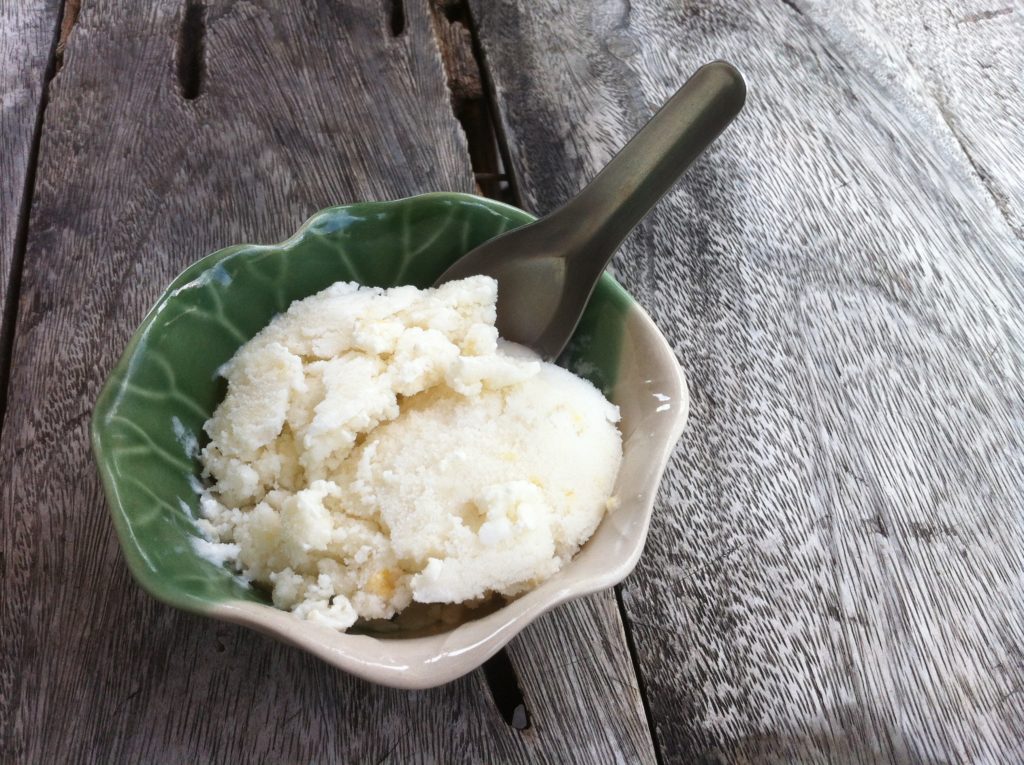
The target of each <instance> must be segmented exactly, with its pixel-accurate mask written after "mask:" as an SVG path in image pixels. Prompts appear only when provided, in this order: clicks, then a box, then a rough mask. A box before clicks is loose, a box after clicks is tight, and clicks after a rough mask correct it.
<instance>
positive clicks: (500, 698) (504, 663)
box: [484, 648, 530, 730]
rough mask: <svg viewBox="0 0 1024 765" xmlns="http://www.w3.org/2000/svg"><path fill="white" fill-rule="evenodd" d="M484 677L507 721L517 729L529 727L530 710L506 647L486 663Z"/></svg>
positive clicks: (496, 704) (495, 702)
mask: <svg viewBox="0 0 1024 765" xmlns="http://www.w3.org/2000/svg"><path fill="white" fill-rule="evenodd" d="M484 678H485V679H486V680H487V687H488V688H490V689H491V696H493V697H494V704H495V706H496V707H497V708H498V712H500V713H501V716H502V718H504V720H505V722H507V723H508V724H509V725H511V726H512V727H513V728H515V729H516V730H526V729H527V728H529V727H530V711H529V710H528V709H527V708H526V699H524V698H523V691H522V689H521V688H520V687H519V677H518V676H517V675H516V670H515V667H513V666H512V660H511V659H510V658H509V657H508V653H507V652H506V651H505V649H504V648H503V649H502V650H500V651H498V653H496V654H494V656H492V657H491V658H490V659H488V660H487V661H486V662H485V663H484Z"/></svg>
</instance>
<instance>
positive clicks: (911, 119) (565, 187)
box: [472, 0, 1024, 763]
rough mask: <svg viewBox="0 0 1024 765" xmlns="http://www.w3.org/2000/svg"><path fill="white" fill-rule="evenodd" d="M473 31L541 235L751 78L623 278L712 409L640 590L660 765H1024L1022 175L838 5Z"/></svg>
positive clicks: (728, 9) (712, 1)
mask: <svg viewBox="0 0 1024 765" xmlns="http://www.w3.org/2000/svg"><path fill="white" fill-rule="evenodd" d="M904 5H906V4H904ZM925 5H926V4H925V3H923V2H922V3H920V6H921V8H923V7H924V6H925ZM935 5H939V4H935ZM472 6H473V10H474V15H475V17H476V20H477V24H478V35H479V38H480V41H481V45H482V48H483V52H484V55H485V58H486V61H487V63H488V68H489V71H490V75H491V79H492V82H493V83H494V90H495V96H496V99H497V102H498V106H499V109H500V112H501V114H502V122H503V129H504V132H505V135H506V137H507V141H508V146H509V153H510V155H511V163H512V170H513V172H514V174H515V176H516V181H517V183H518V186H519V189H520V191H521V193H522V196H523V201H524V203H525V206H526V207H527V208H529V209H532V210H534V211H536V212H538V213H544V212H547V211H549V210H551V209H553V208H555V207H556V206H557V205H559V204H560V203H562V202H563V201H564V200H565V199H567V198H568V197H569V196H570V195H572V194H573V193H574V192H575V191H576V190H577V189H578V188H579V187H580V186H581V185H582V183H583V182H584V181H585V180H586V179H588V178H590V177H591V176H592V175H593V174H594V173H595V172H596V171H597V170H598V169H599V168H600V167H601V166H602V165H603V164H604V163H605V162H606V161H607V160H608V159H609V158H610V157H611V156H612V155H613V154H614V152H615V151H616V150H617V149H618V148H619V147H620V146H621V145H622V144H623V143H624V142H625V141H626V139H627V138H628V137H629V136H630V135H632V134H633V133H634V132H635V131H636V130H637V129H638V128H639V127H640V126H641V125H642V123H643V122H644V121H645V119H646V118H647V117H649V116H650V114H651V113H652V112H653V110H654V109H655V108H656V107H657V106H658V105H659V104H660V103H662V102H663V101H664V100H665V99H666V98H667V97H668V96H669V95H670V94H671V93H672V92H673V91H674V90H675V89H676V88H677V87H678V86H679V85H680V84H681V83H682V81H683V80H684V79H685V78H686V76H688V74H689V73H690V72H692V71H693V70H694V69H695V68H696V67H697V66H699V65H700V64H701V63H704V62H706V61H709V60H712V59H714V58H719V57H721V58H726V59H728V60H731V61H733V62H735V63H736V64H737V65H739V66H740V68H741V69H743V70H745V72H746V74H747V76H748V80H749V84H750V97H749V100H748V105H747V108H746V110H745V112H744V113H743V114H742V115H741V116H740V118H739V120H738V121H737V123H736V124H735V125H734V126H733V127H731V128H730V129H729V130H728V131H726V133H725V134H724V135H723V137H722V138H721V139H719V142H718V143H717V144H716V145H715V146H714V147H712V149H711V150H710V151H709V153H708V154H707V155H706V156H705V157H704V158H703V159H701V160H700V161H699V162H698V163H697V164H696V165H695V166H694V168H692V169H691V171H690V173H689V174H688V175H687V177H686V178H685V179H684V181H683V182H682V183H681V185H680V186H679V187H678V189H677V190H676V191H674V192H673V193H671V194H670V195H669V196H668V197H667V198H666V200H665V201H663V202H662V203H661V205H660V206H659V208H658V210H657V211H656V214H655V215H654V216H653V217H652V218H650V219H649V220H648V221H647V222H646V223H645V224H644V225H643V226H642V227H641V228H640V229H639V230H638V231H637V232H635V233H634V235H633V236H632V237H631V238H630V240H629V241H628V242H627V243H626V245H625V246H624V247H623V249H622V251H621V252H620V254H619V255H618V256H617V258H616V261H615V264H614V269H615V271H616V272H617V275H618V276H619V278H620V279H621V280H622V281H623V282H624V284H625V285H626V286H627V287H628V288H629V290H630V291H631V292H632V293H633V294H634V295H636V296H637V297H638V298H639V299H640V300H641V301H642V302H643V303H644V305H645V306H646V307H647V308H648V310H649V311H650V312H651V314H652V315H653V317H654V319H655V321H656V322H657V323H658V325H659V326H660V327H661V328H662V329H663V331H664V332H665V333H666V335H667V336H668V337H669V339H670V340H671V342H672V344H673V346H674V347H675V349H676V351H677V353H678V356H679V359H680V361H681V363H682V364H683V366H684V367H685V369H686V370H687V372H688V375H689V377H690V383H691V393H692V412H691V424H690V425H689V427H688V430H687V432H686V434H685V435H684V437H683V439H682V442H681V443H680V446H679V448H678V449H677V451H676V454H675V456H674V459H673V461H672V463H671V466H670V469H669V472H668V476H667V478H666V480H665V482H664V484H663V489H662V493H661V498H660V501H659V503H658V507H657V509H656V512H655V519H654V523H653V527H652V530H651V536H650V541H649V542H648V547H647V550H646V552H645V554H644V557H643V558H642V560H641V563H640V566H639V567H638V569H637V571H636V572H635V574H634V575H633V576H632V577H631V578H630V579H629V580H627V583H626V584H625V586H624V591H623V599H624V604H625V609H626V612H627V614H628V617H629V622H630V625H631V629H632V631H633V634H634V638H635V641H636V643H637V647H638V660H639V665H640V668H641V682H642V683H643V686H644V688H645V689H646V691H647V695H648V698H647V700H648V704H649V706H650V709H651V712H652V717H653V720H654V723H655V740H656V742H657V744H658V745H659V747H660V750H661V752H662V754H663V755H664V759H665V761H666V762H680V763H684V762H692V761H695V760H698V759H700V758H707V759H706V760H705V761H707V760H711V761H725V762H795V761H801V762H878V761H885V762H907V763H911V762H915V763H916V762H1019V761H1021V760H1022V759H1024V749H1022V743H1021V737H1020V731H1021V730H1024V603H1022V599H1021V597H1022V596H1021V585H1022V583H1024V531H1022V525H1021V522H1020V521H1021V513H1022V504H1024V502H1022V497H1024V442H1022V440H1024V374H1022V373H1024V313H1022V310H1021V305H1020V300H1019V296H1020V295H1021V294H1022V291H1024V251H1022V247H1021V242H1020V240H1019V239H1018V238H1017V236H1016V232H1015V231H1014V222H1013V217H1012V214H1013V208H1012V205H1011V206H1010V207H1009V208H1008V207H1006V206H1005V205H997V201H998V200H996V199H994V198H993V194H994V192H993V189H999V188H1005V189H1010V184H1011V183H1012V182H1013V178H1012V172H1011V173H1010V174H1009V175H1002V176H1001V175H999V174H998V173H993V174H991V175H990V176H989V177H988V178H987V179H986V180H985V182H983V181H982V179H981V177H980V176H979V172H978V167H979V160H978V157H979V156H980V154H976V155H974V156H971V151H972V146H973V147H975V148H974V149H973V150H976V151H981V149H978V148H977V147H978V146H981V145H982V144H981V142H980V141H981V139H980V137H978V136H977V133H972V132H971V130H973V128H972V129H971V130H967V129H964V130H963V132H961V133H958V134H952V133H951V132H950V124H949V120H947V119H944V118H943V115H942V114H941V113H940V111H939V110H938V109H936V108H935V105H934V103H933V101H932V94H931V92H930V90H929V87H930V86H929V85H928V82H929V80H928V78H926V77H925V76H924V75H920V74H918V73H916V72H915V70H913V69H911V68H910V67H909V66H906V65H905V66H904V69H903V71H902V73H899V72H895V73H894V72H893V71H890V70H889V69H888V68H887V67H888V64H889V63H890V61H895V60H896V59H895V58H892V59H890V58H887V56H888V54H880V53H877V51H880V50H884V51H891V50H899V49H906V48H907V46H908V41H907V37H906V36H905V35H902V33H901V31H900V28H899V27H893V26H887V25H886V24H885V23H879V24H878V25H864V26H862V27H856V28H855V27H854V25H851V24H845V22H844V24H845V25H843V24H840V21H842V19H839V20H838V21H836V22H834V23H833V21H832V20H831V19H830V17H829V15H828V14H827V13H826V11H825V4H822V6H821V8H822V11H821V13H820V14H812V13H809V12H806V11H805V9H804V8H803V4H802V3H801V2H800V1H799V0H793V2H790V1H789V0H780V1H779V2H772V3H748V2H741V1H740V0H691V1H690V2H685V3H679V2H675V1H674V0H673V1H671V2H670V1H669V0H631V2H626V1H624V0H603V1H602V2H594V3H583V2H563V1H559V0H529V1H527V0H518V1H514V0H502V1H501V2H485V0H473V3H472ZM929 7H931V6H929ZM838 15H841V14H838ZM921 15H922V16H923V15H925V14H924V11H921ZM843 18H846V17H843ZM908 23H910V22H908ZM914 23H917V22H914ZM853 32H856V33H857V34H853ZM890 33H892V34H894V35H895V36H893V37H887V36H885V35H887V34H890ZM858 35H859V36H858ZM917 55H922V54H920V52H919V53H918V54H917ZM922 57H923V58H926V59H927V54H923V56H922ZM907 60H909V59H907V57H904V61H907ZM876 64H879V66H876ZM883 64H884V65H885V66H881V65H883ZM946 64H947V65H954V64H955V61H954V60H953V58H952V57H951V56H947V57H946ZM972 66H973V65H972V64H967V65H965V69H964V70H962V71H958V72H957V74H958V75H959V79H958V80H957V82H959V83H960V84H959V85H958V87H959V88H961V89H962V90H964V91H965V92H966V90H968V89H969V88H970V86H971V84H972V82H973V80H972V79H971V77H972V76H974V75H972V72H973V71H974V70H973V69H972ZM929 76H934V77H935V78H943V77H946V76H947V75H929ZM935 81H936V82H938V79H935ZM978 87H979V88H984V87H987V86H985V85H982V84H979V86H978ZM1011 101H1012V99H1011ZM1011 105H1012V104H1011ZM1018 106H1019V105H1018ZM965 108H966V107H965ZM994 108H995V109H997V110H998V109H999V108H1000V107H999V106H998V105H996V106H995V107H994ZM1014 108H1016V107H1014ZM998 113H1000V114H1002V112H998ZM983 114H984V113H981V112H979V115H981V116H979V119H981V120H983V119H984V117H983ZM1010 123H1012V124H1009V125H1007V124H1005V123H1004V122H1002V121H998V122H993V123H992V124H991V125H989V129H990V131H991V132H992V133H993V135H992V136H991V137H990V138H989V139H986V140H987V143H985V144H984V146H985V147H993V146H998V145H1004V144H1005V145H1008V146H1009V145H1013V143H1014V142H1015V141H1019V140H1020V135H1021V130H1022V129H1024V125H1022V124H1021V123H1020V121H1019V119H1018V118H1017V117H1012V118H1010ZM1004 128H1007V129H1009V130H1010V132H1009V133H1008V132H1007V129H1004ZM972 136H973V137H972ZM971 141H975V143H974V144H972V143H971ZM990 150H992V151H994V150H993V149H990V148H985V151H990ZM999 184H1003V185H1001V186H1000V185H999ZM1014 193H1016V192H1014ZM1007 197H1008V198H1011V197H1013V194H1009V193H1008V194H1007ZM1018 199H1019V197H1018ZM1007 210H1009V213H1008V212H1007Z"/></svg>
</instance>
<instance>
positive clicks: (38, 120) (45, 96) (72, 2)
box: [0, 0, 81, 436]
mask: <svg viewBox="0 0 1024 765" xmlns="http://www.w3.org/2000/svg"><path fill="white" fill-rule="evenodd" d="M80 2H81V0H67V4H66V5H65V4H62V5H61V7H60V9H59V10H58V11H57V19H56V23H55V24H54V28H53V35H52V40H51V42H50V53H49V55H48V56H47V57H46V71H45V74H44V75H43V86H42V89H41V90H40V93H39V105H38V107H37V109H36V116H35V124H34V125H33V127H32V142H31V145H30V146H29V154H28V166H27V167H26V169H25V185H24V187H23V188H22V194H21V209H20V210H19V211H18V224H17V228H16V229H15V234H14V249H13V251H12V253H11V255H12V257H11V273H10V276H9V277H8V282H7V295H6V299H5V301H4V304H3V308H4V310H3V316H2V317H0V436H2V435H3V431H4V423H5V422H6V421H7V399H8V390H7V386H8V384H9V383H10V379H11V367H12V366H13V364H14V335H15V332H14V330H15V328H16V326H17V323H18V303H19V302H20V300H21V272H22V269H23V267H24V264H25V248H26V245H27V244H28V224H29V219H30V218H31V217H32V197H33V195H34V194H35V186H36V165H37V164H38V162H39V142H40V139H41V138H42V135H43V120H44V119H45V117H46V104H47V101H48V100H49V91H50V83H51V82H52V81H53V78H54V76H55V75H56V74H57V72H58V71H59V70H60V67H59V66H58V64H57V61H58V56H59V55H62V54H63V46H64V44H65V42H66V40H67V35H68V34H70V32H71V27H72V26H73V25H74V20H76V19H77V17H78V6H79V4H80ZM69 10H70V11H71V12H72V13H73V15H74V18H73V19H72V20H71V21H70V24H69V25H68V27H67V30H66V31H65V28H64V20H65V16H66V15H68V17H69V18H71V16H70V14H69V13H68V11H69Z"/></svg>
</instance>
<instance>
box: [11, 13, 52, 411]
mask: <svg viewBox="0 0 1024 765" xmlns="http://www.w3.org/2000/svg"><path fill="white" fill-rule="evenodd" d="M60 9H61V0H29V2H16V1H10V2H0V96H2V100H0V374H4V373H5V370H6V369H7V358H6V356H7V347H6V343H4V342H3V340H4V339H6V338H7V336H8V335H7V333H8V331H9V328H8V327H6V326H5V324H6V322H7V321H8V320H9V319H10V316H9V315H8V310H7V300H8V297H9V292H10V291H11V276H12V269H14V268H16V267H17V266H16V260H17V259H18V258H17V256H16V250H17V249H18V248H19V247H20V246H21V245H22V244H23V242H20V241H18V240H19V236H20V235H21V233H22V231H23V218H24V217H25V215H26V212H27V208H26V204H25V203H26V201H27V200H26V192H27V191H28V192H30V191H31V190H29V189H27V185H28V180H29V178H30V177H31V166H32V162H33V156H32V153H33V152H32V148H33V144H34V143H35V136H36V126H37V125H38V123H39V119H40V112H41V109H42V104H43V91H44V88H45V85H46V74H47V68H48V66H49V64H50V57H51V56H52V55H53V52H54V50H53V49H54V39H55V33H56V29H57V20H58V19H59V17H60ZM15 281H17V279H16V277H15ZM12 310H13V307H12ZM3 389H4V386H3V384H2V382H0V391H2V390H3ZM2 412H3V402H0V413H2ZM0 416H2V415H0Z"/></svg>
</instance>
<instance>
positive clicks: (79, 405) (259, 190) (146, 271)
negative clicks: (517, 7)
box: [0, 0, 652, 763]
mask: <svg viewBox="0 0 1024 765" xmlns="http://www.w3.org/2000/svg"><path fill="white" fill-rule="evenodd" d="M186 8H191V9H193V10H191V11H190V12H188V13H186V12H185V9H186ZM402 11H403V12H402V13H401V14H397V19H396V20H397V21H400V22H401V23H400V24H398V26H400V27H402V30H401V32H400V33H399V34H398V35H397V36H395V35H393V34H392V32H391V22H392V19H393V18H395V17H394V15H393V14H391V13H390V12H389V7H388V6H387V4H383V3H359V2H335V3H330V4H327V3H306V4H301V5H300V4H296V3H291V4H288V5H287V9H285V6H284V5H281V4H279V3H274V2H271V0H264V1H262V2H231V1H230V0H216V1H213V2H208V3H207V4H206V5H205V6H201V5H199V4H198V3H197V2H189V3H182V2H179V1H178V0H167V1H166V2H149V3H142V4H140V3H137V2H126V1H123V0H94V1H92V2H89V3H86V4H85V5H84V7H83V8H82V10H81V15H80V17H79V19H78V23H77V26H76V28H75V30H74V31H73V33H72V34H71V37H70V42H69V44H68V47H67V51H66V59H65V60H66V63H65V65H64V68H63V69H62V70H61V72H60V73H59V74H58V76H57V77H56V79H55V80H54V82H53V88H52V93H51V100H50V105H49V108H48V110H47V121H46V128H45V131H44V133H43V137H42V144H41V153H40V166H39V173H38V183H37V185H36V196H35V200H34V204H33V222H32V226H31V230H30V234H29V239H28V247H27V253H26V263H25V270H24V282H23V301H22V302H23V305H24V312H23V315H22V317H21V318H20V320H19V322H18V332H17V337H16V344H15V353H14V361H13V366H12V385H11V407H10V410H9V412H10V415H9V427H8V428H7V430H6V432H5V434H4V439H3V442H2V445H0V466H2V467H0V492H2V494H0V497H2V500H0V512H2V514H3V518H2V523H3V529H4V533H3V540H4V541H3V544H4V550H3V556H4V557H3V567H4V597H3V599H2V604H0V608H2V609H3V610H2V617H3V649H2V651H0V680H2V685H0V688H2V690H3V692H2V694H0V736H2V738H0V760H2V761H4V762H63V761H67V760H69V759H80V760H82V761H89V762H206V761H223V762H250V761H252V762H262V761H268V760H273V761H285V762H291V761H295V762H300V761H318V762H320V761H338V762H462V761H467V760H468V761H486V762H524V763H525V762H544V761H548V762H555V761H571V760H574V759H580V760H587V761H598V760H602V761H610V760H620V761H627V760H628V761H644V760H650V759H651V756H652V754H651V753H652V749H651V742H650V736H649V733H648V732H647V729H646V722H645V720H644V718H643V715H642V710H641V709H640V704H639V700H638V697H637V696H636V694H635V693H633V692H627V693H618V692H617V691H614V692H609V691H610V689H612V688H613V686H614V687H615V688H617V687H618V684H623V683H624V684H626V685H631V684H635V679H634V678H633V677H632V667H631V665H630V664H629V663H628V662H629V657H628V652H627V651H626V649H625V647H624V643H623V637H622V626H621V622H620V621H619V619H618V615H617V613H616V611H615V609H614V608H613V607H612V608H610V607H609V600H608V598H607V596H605V597H604V598H603V599H602V598H598V599H596V600H593V601H588V602H587V603H584V604H577V605H576V606H574V609H575V611H574V613H576V614H577V617H578V618H577V619H575V620H572V619H570V620H569V621H568V622H561V623H562V624H568V626H569V627H571V631H570V630H566V631H565V632H564V634H561V635H558V636H557V639H555V640H552V641H551V642H550V644H549V643H548V642H546V641H547V638H546V635H548V634H549V633H548V632H546V631H545V630H550V628H549V627H544V628H541V629H537V630H529V631H528V632H527V633H526V634H525V635H523V636H522V637H521V638H520V639H518V640H517V642H516V651H517V652H518V655H519V656H520V657H522V658H523V659H524V660H525V659H526V658H529V659H530V660H532V661H536V662H537V664H536V667H532V666H528V667H526V668H525V669H523V668H522V667H520V673H521V684H522V686H523V691H524V694H525V696H526V703H527V704H528V706H529V711H530V714H531V719H532V721H533V725H532V726H531V727H530V728H528V729H526V730H524V731H520V730H517V729H515V728H513V727H512V726H510V725H509V724H507V723H506V722H505V720H504V719H502V716H501V715H500V714H499V712H498V710H497V709H496V707H495V704H494V703H493V702H492V700H491V698H490V691H489V689H488V687H487V685H486V682H485V679H484V676H483V674H482V673H476V674H473V675H471V676H469V677H467V678H464V679H462V680H461V681H458V682H455V683H453V684H451V685H449V686H446V687H444V688H441V689H437V690H431V691H422V692H415V693H406V692H400V691H394V690H388V689H383V688H379V687H374V686H370V685H368V684H366V683H363V682H360V681H357V680H355V679H353V678H351V677H349V676H346V675H344V674H342V673H340V672H337V671H335V670H333V669H330V668H328V667H327V666H326V665H324V664H322V663H320V662H318V661H316V660H314V659H312V658H310V657H308V656H306V655H304V654H301V653H299V652H297V651H295V650H293V649H290V648H285V647H283V646H280V645H278V644H276V643H274V642H272V641H270V640H268V639H265V638H263V637H260V636H258V635H256V634H253V633H250V632H247V631H243V630H240V629H236V628H234V627H230V626H226V625H221V624H217V623H214V622H210V621H207V620H204V619H199V618H196V617H193V616H190V615H187V614H184V613H179V612H177V611H174V610H172V609H169V608H167V607H165V606H163V605H161V604H158V603H156V602H154V601H152V600H151V599H149V598H148V597H147V596H145V595H144V594H143V593H142V592H141V591H140V590H139V589H138V587H136V586H135V585H134V583H133V582H132V581H131V579H130V576H129V574H128V572H127V569H126V567H125V566H124V564H123V562H122V560H121V556H120V553H119V550H118V549H117V544H116V542H115V538H114V534H113V530H112V528H111V525H110V523H109V521H108V515H107V510H106V508H105V506H104V502H103V499H102V497H101V492H100V488H99V485H98V480H97V477H96V475H95V469H94V467H93V465H92V458H91V456H90V453H89V445H88V438H87V432H86V428H87V421H88V417H89V413H90V410H91V408H92V405H93V401H94V399H95V396H96V394H97V392H98V388H99V384H100V381H101V379H102V378H103V376H104V375H105V373H106V371H107V370H109V369H110V367H111V366H112V365H113V363H114V362H115V360H116V357H117V356H118V355H119V354H120V352H121V349H122V348H123V347H124V344H125V342H126V341H127V339H128V337H129V335H130V333H131V331H132V329H133V327H134V326H135V325H136V324H137V322H138V321H139V320H140V318H141V317H142V315H143V313H144V312H145V311H146V309H147V308H148V307H149V306H150V304H151V303H152V302H153V301H154V300H155V299H156V297H157V295H158V294H159V292H160V290H161V289H162V287H163V286H164V285H165V284H166V283H167V282H168V281H169V280H170V279H171V278H172V277H173V276H174V275H175V274H176V273H177V272H178V271H179V270H180V269H181V268H183V267H184V266H185V265H186V264H187V263H189V262H191V261H192V260H194V259H195V258H197V257H199V256H201V255H203V254H205V253H207V252H209V251H211V250H214V249H216V248H218V247H221V246H224V245H227V244H230V243H233V242H239V241H253V240H255V241H276V240H279V239H281V238H283V237H285V236H287V235H289V234H290V233H291V232H292V231H293V230H294V229H295V228H296V226H297V225H298V224H299V223H300V222H301V221H302V220H304V219H305V218H306V217H307V216H308V215H310V214H311V213H312V212H314V211H315V210H317V209H318V208H321V207H324V206H327V205H330V204H337V203H343V202H348V201H355V200H363V199H372V198H392V197H399V196H404V195H408V194H413V193H417V192H423V191H431V190H444V189H453V190H468V189H471V188H472V183H473V179H472V174H471V171H470V165H469V159H468V156H467V150H466V145H465V142H464V139H463V137H462V133H461V131H460V129H459V126H458V123H457V122H456V121H455V119H454V118H453V115H452V113H451V109H450V106H449V103H448V102H449V94H448V91H447V88H446V86H445V80H444V74H443V69H442V65H441V60H440V57H439V55H438V51H437V47H436V44H435V37H434V30H433V27H432V20H431V17H430V15H429V10H428V8H427V6H426V4H425V3H412V2H409V3H405V4H404V7H403V8H402ZM186 19H188V20H190V21H189V23H187V24H184V23H183V22H184V21H185V20H186ZM183 26H184V27H187V28H188V29H190V30H192V32H194V33H197V34H196V35H195V36H194V37H189V38H188V39H187V40H185V43H184V44H183V43H182V42H181V40H180V35H181V33H182V28H183ZM204 28H205V34H203V35H201V36H200V35H199V34H198V32H202V31H203V30H204ZM200 37H201V40H200ZM199 42H202V45H200V44H198V43H199ZM185 96H193V97H191V98H187V97H185ZM552 618H554V617H552ZM559 618H564V617H559ZM550 623H551V620H550V619H549V620H547V621H546V622H545V624H547V625H549V624H550ZM602 631H603V633H602ZM597 633H602V634H597ZM556 650H557V651H562V652H563V653H561V654H558V655H556V654H553V653H552V651H556ZM570 651H572V652H576V654H577V655H581V656H583V657H584V658H585V659H586V661H579V662H576V663H575V664H573V665H572V666H571V667H567V668H564V669H563V670H562V671H561V672H557V671H551V672H544V671H542V667H544V666H547V664H542V663H541V662H542V661H543V662H554V661H556V660H559V661H563V662H564V663H565V664H568V663H569V662H571V661H572V659H571V658H570V657H569V656H568V652H570ZM598 697H600V698H601V709H600V711H599V712H597V713H592V712H591V707H592V706H593V705H594V703H595V701H594V700H595V698H598ZM549 700H557V701H558V702H559V703H558V705H557V706H555V705H551V706H548V707H546V706H545V704H547V703H548V701H549ZM595 725H599V726H600V731H599V734H597V735H595V732H594V727H595Z"/></svg>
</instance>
